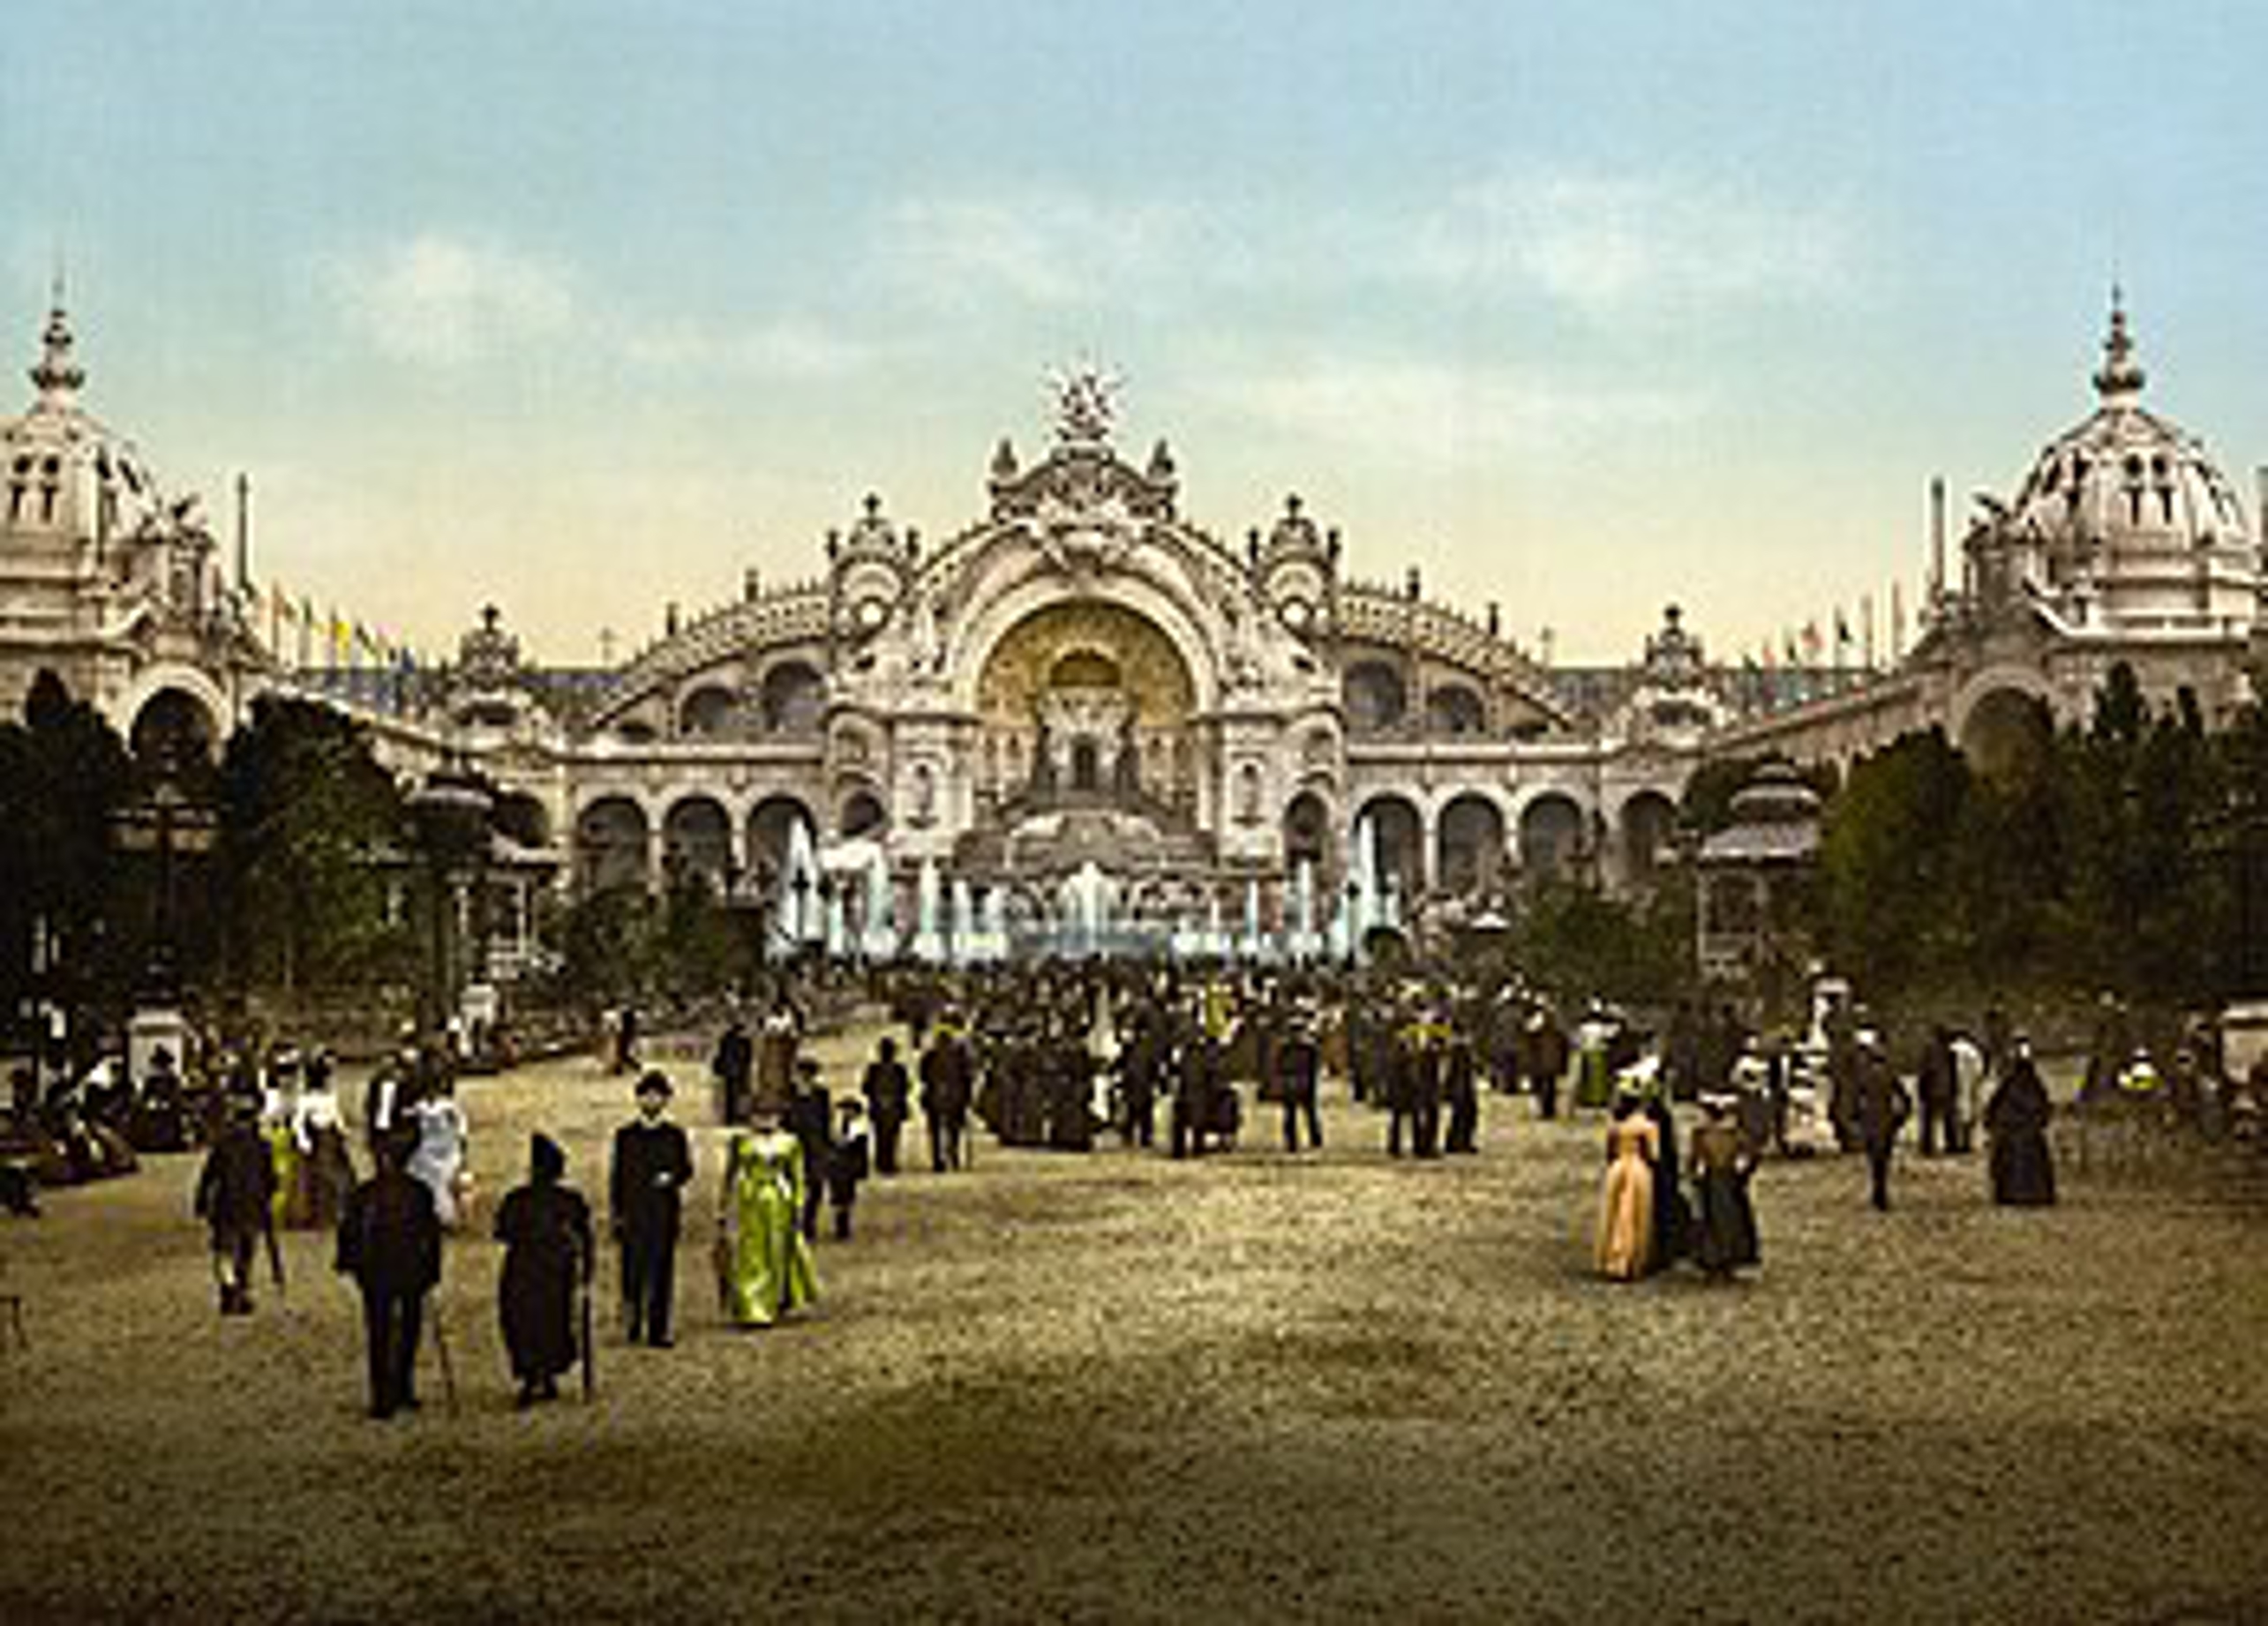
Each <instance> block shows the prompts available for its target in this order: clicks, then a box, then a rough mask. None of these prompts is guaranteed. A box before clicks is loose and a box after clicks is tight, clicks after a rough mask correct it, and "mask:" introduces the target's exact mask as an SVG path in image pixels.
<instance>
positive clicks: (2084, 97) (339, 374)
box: [0, 0, 2268, 663]
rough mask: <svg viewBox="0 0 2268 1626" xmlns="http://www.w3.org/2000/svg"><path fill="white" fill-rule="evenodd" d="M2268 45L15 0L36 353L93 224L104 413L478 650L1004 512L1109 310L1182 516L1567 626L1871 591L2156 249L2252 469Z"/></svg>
mask: <svg viewBox="0 0 2268 1626" xmlns="http://www.w3.org/2000/svg"><path fill="white" fill-rule="evenodd" d="M2264 59H2268V6H2263V5H2257V4H2237V3H2229V4H2204V3H2196V0H2167V3H2166V4H2158V5H2152V6H2142V5H2137V4H2074V3H2072V0H2055V3H2053V4H1991V3H1989V0H1985V3H1979V0H1962V3H1960V4H1919V3H1909V4H1871V5H1862V4H1837V3H1835V0H1803V3H1795V0H1786V3H1783V0H1745V3H1742V4H1731V3H1725V4H1716V3H1713V0H1686V3H1685V4H1670V3H1668V0H1661V3H1658V4H1597V3H1595V0H1581V3H1569V4H1548V3H1543V0H1532V3H1522V4H1513V0H1494V3H1487V4H1483V3H1481V0H1475V3H1473V4H1428V3H1426V0H1415V3H1413V0H1398V3H1397V4H1392V5H1388V4H1363V5H1356V4H1322V3H1320V0H1305V3H1304V4H1278V3H1277V0H1241V3H1239V4H1176V3H1174V0H1146V3H1145V4H1123V5H1121V4H1080V3H1078V0H1055V4H990V3H988V0H965V3H964V4H960V5H958V6H953V7H944V6H937V5H934V4H858V3H857V0H835V3H834V4H811V5H803V4H762V3H745V4H728V3H727V0H707V3H705V4H694V3H692V0H674V3H664V4H650V3H649V4H635V5H633V4H614V5H605V4H575V3H573V0H550V3H547V4H522V3H520V0H481V3H480V4H464V3H463V0H456V3H454V4H424V3H423V0H388V3H387V4H348V3H333V4H297V3H295V0H267V3H266V4H229V3H228V0H188V3H183V4H164V3H159V0H147V3H138V4H126V3H123V0H72V3H71V4H48V3H47V0H24V4H19V5H17V6H15V7H11V15H10V19H9V22H8V24H7V26H6V27H5V28H4V30H0V176H5V177H6V182H5V188H4V192H0V197H4V199H5V201H4V205H0V341H5V337H6V334H7V333H10V332H12V333H14V334H15V335H16V337H15V340H14V341H13V342H14V344H15V347H16V351H17V354H18V356H19V359H20V362H21V363H22V364H24V365H28V364H29V363H31V362H32V361H33V360H34V356H35V351H36V344H37V335H38V332H39V328H40V326H41V321H42V319H43V318H44V314H45V310H46V306H47V303H48V300H49V286H50V283H51V281H52V279H53V277H54V275H55V273H56V266H57V265H58V263H60V264H61V266H63V267H64V276H65V286H66V289H67V302H68V304H69V306H70V310H71V317H72V319H73V323H74V326H75V329H76V332H77V333H78V337H79V358H80V360H81V361H82V362H83V363H85V364H86V367H87V369H88V371H89V375H90V377H89V382H88V385H87V387H86V391H85V399H86V403H87V405H88V406H89V407H90V408H92V409H93V410H94V412H95V413H96V414H97V415H98V416H101V418H102V419H103V420H104V421H105V422H106V423H109V424H110V425H111V426H112V427H113V428H114V429H116V430H117V431H121V432H123V433H125V434H128V435H130V436H131V438H133V439H134V440H135V441H136V442H137V443H138V444H139V446H140V447H141V449H142V451H143V453H145V455H146V458H147V459H148V461H150V462H151V463H152V464H153V465H154V467H155V468H156V469H157V471H158V472H159V475H160V476H161V479H163V480H164V481H165V482H166V483H168V485H169V487H170V488H172V489H174V490H176V491H197V492H200V493H202V494H203V495H204V497H205V499H206V503H207V509H208V512H209V513H211V514H212V515H213V516H214V518H215V520H216V521H219V523H218V524H216V527H215V528H216V530H220V531H221V532H222V534H224V535H225V534H227V529H228V527H229V524H230V523H231V520H230V515H231V513H232V498H231V497H230V491H231V490H232V488H233V485H234V482H235V479H236V476H237V473H238V472H239V471H242V472H244V473H245V474H247V475H248V476H250V478H251V481H252V492H253V496H252V535H253V556H254V558H253V565H254V573H255V575H256V576H257V578H258V579H259V581H261V582H262V583H263V584H264V585H266V584H271V583H280V584H282V585H283V586H284V587H285V588H287V590H288V591H289V593H290V594H291V596H294V597H295V598H297V597H305V598H310V599H312V600H313V601H314V602H315V603H318V604H319V605H321V606H325V607H326V608H327V607H330V606H336V607H337V608H338V609H339V611H341V612H342V614H345V615H347V616H349V617H351V618H354V619H357V620H358V621H362V622H364V624H366V625H367V626H371V627H372V628H373V629H376V630H382V631H384V632H385V633H387V635H388V636H389V637H390V638H391V639H393V640H394V641H405V642H408V643H410V644H413V645H415V646H417V647H418V648H423V649H425V650H427V651H429V652H445V651H447V649H449V648H453V647H454V641H455V639H456V637H457V636H458V635H459V633H461V632H462V630H464V629H465V628H467V627H469V626H471V625H472V624H473V623H474V622H475V620H476V619H477V612H478V611H479V608H480V606H481V605H482V604H484V603H495V604H496V605H498V606H499V609H500V610H501V611H502V612H503V615H504V618H505V620H506V622H507V626H510V627H511V628H513V629H514V630H515V631H517V632H518V633H520V634H521V635H522V639H523V641H524V642H525V644H526V645H527V646H528V648H529V650H530V652H531V653H532V654H533V655H534V656H537V658H540V659H542V660H544V661H547V662H552V663H590V662H593V661H596V660H597V659H598V658H599V657H600V656H601V653H602V651H603V650H605V649H612V652H613V653H614V654H615V655H616V656H617V657H618V658H619V657H620V656H623V655H627V653H628V652H629V651H630V650H631V649H633V648H636V647H637V646H639V645H640V644H642V643H643V642H644V641H648V640H650V639H651V638H653V637H655V636H656V635H657V634H658V633H659V632H660V630H661V628H662V625H663V621H664V618H665V613H666V606H667V605H669V604H670V603H677V604H679V605H680V606H682V608H683V609H684V611H686V612H687V613H688V614H689V613H693V612H695V611H698V610H701V609H702V608H706V607H709V606H711V605H714V604H717V603H722V602H724V601H725V600H727V599H729V598H731V597H732V596H736V595H737V594H738V593H739V592H740V588H741V584H742V581H743V578H744V573H745V572H747V571H748V570H750V569H754V570H756V571H758V572H760V573H762V576H763V577H764V578H765V579H766V580H768V581H790V580H796V579H802V578H807V577H810V576H813V575H815V573H817V572H818V570H819V569H820V568H821V565H822V551H821V545H822V538H823V536H824V534H825V532H826V531H827V529H828V528H830V527H844V526H847V525H848V524H849V523H850V522H851V521H852V520H853V519H854V518H855V517H856V515H857V513H858V512H859V505H860V498H862V496H863V495H864V494H865V493H866V492H867V491H876V492H878V493H880V494H881V496H882V498H883V500H884V502H885V504H886V506H887V507H888V510H889V512H890V513H891V514H892V516H893V517H895V518H897V520H899V521H901V522H906V523H912V524H913V525H917V526H919V527H920V529H921V530H922V532H923V534H924V535H925V536H929V537H932V538H942V537H943V536H948V535H951V534H954V533H957V532H958V531H960V530H962V529H964V528H967V527H969V526H971V525H973V524H975V523H977V522H978V521H980V520H981V519H982V518H983V515H984V510H985V502H986V495H985V479H986V472H987V468H988V462H989V459H990V455H991V452H992V448H993V446H994V445H995V442H996V441H997V440H998V439H999V438H1001V437H1002V436H1003V435H1005V436H1008V437H1010V438H1012V439H1013V440H1014V442H1015V443H1016V445H1017V446H1018V449H1019V450H1020V451H1022V452H1023V453H1025V455H1026V456H1027V457H1028V456H1030V455H1032V454H1033V453H1038V452H1040V451H1041V450H1043V449H1044V447H1045V446H1046V445H1047V444H1048V425H1049V421H1050V418H1049V408H1048V398H1047V395H1046V393H1045V381H1046V379H1047V378H1048V375H1049V374H1050V373H1051V372H1053V371H1056V370H1059V369H1062V368H1064V367H1066V366H1069V365H1073V364H1077V363H1093V364H1095V365H1098V366H1100V367H1103V368H1105V369H1107V370H1108V371H1111V372H1113V373H1115V374H1116V375H1118V376H1119V377H1120V378H1122V379H1123V386H1122V389H1121V393H1120V397H1119V405H1120V414H1121V430H1120V440H1121V445H1122V447H1123V449H1124V450H1125V451H1127V453H1129V454H1130V456H1131V457H1133V458H1134V459H1135V460H1137V461H1139V460H1140V459H1141V458H1143V457H1146V454H1147V452H1148V448H1149V447H1150V446H1151V444H1152V443H1153V442H1154V441H1155V440H1157V439H1159V438H1166V439H1168V441H1169V442H1170V443H1171V445H1172V446H1173V448H1174V453H1175V459H1176V461H1177V462H1178V464H1179V466H1180V471H1181V477H1182V512H1183V516H1184V517H1185V518H1187V519H1188V520H1190V521H1192V522H1193V523H1195V524H1197V525H1198V526H1200V527H1201V528H1205V529H1206V530H1208V531H1211V532H1213V533H1214V534H1215V535H1217V536H1222V537H1224V538H1227V539H1231V540H1234V539H1235V538H1240V537H1241V536H1243V533H1244V532H1245V531H1246V529H1247V528H1250V527H1252V526H1256V525H1262V526H1264V525H1265V524H1266V523H1268V522H1269V521H1271V520H1272V519H1273V516H1274V515H1275V514H1277V513H1279V512H1280V510H1281V506H1282V503H1283V499H1284V497H1285V495H1286V494H1287V493H1288V492H1294V491H1296V492H1297V493H1299V494H1300V496H1301V497H1302V498H1303V499H1304V502H1305V504H1306V507H1307V510H1308V512H1310V513H1312V514H1314V515H1315V516H1316V517H1317V518H1318V520H1319V521H1321V522H1322V523H1325V524H1327V525H1335V526H1337V527H1339V528H1341V531H1342V533H1343V535H1344V538H1345V545H1346V561H1347V569H1348V573H1349V574H1351V575H1353V576H1355V577H1356V578H1358V579H1366V580H1376V581H1388V580H1391V581H1397V582H1398V581H1401V578H1402V575H1403V573H1404V572H1405V571H1406V570H1407V569H1408V566H1411V565H1413V564H1415V565H1416V566H1420V567H1421V568H1422V569H1423V576H1424V584H1425V588H1426V591H1427V592H1428V594H1429V596H1436V597H1439V598H1442V599H1444V600H1446V601H1449V602H1452V603H1459V604H1461V605H1465V606H1468V607H1477V606H1478V605H1480V604H1481V603H1484V602H1491V601H1493V602H1495V603H1499V604H1500V605H1501V606H1502V611H1503V616H1504V625H1505V626H1506V629H1507V630H1508V631H1509V632H1511V633H1513V635H1514V636H1515V637H1516V638H1518V639H1519V640H1520V641H1521V642H1522V643H1523V644H1525V645H1527V646H1528V647H1529V648H1531V649H1536V650H1539V651H1540V648H1541V647H1542V640H1543V629H1545V628H1547V627H1548V628H1550V629H1551V648H1552V649H1553V651H1554V653H1555V654H1556V655H1557V656H1558V658H1560V659H1562V660H1585V661H1607V662H1616V661H1621V660H1624V659H1627V658H1631V657H1633V656H1635V655H1636V653H1637V650H1638V647H1639V644H1640V641H1641V640H1642V638H1643V637H1644V635H1645V634H1646V633H1648V631H1650V630H1652V629H1653V628H1654V627H1655V626H1656V625H1657V624H1658V622H1659V619H1660V615H1661V611H1662V607H1663V605H1664V604H1666V603H1672V602H1675V603H1678V604H1680V605H1682V606H1683V607H1684V609H1685V611H1686V623H1687V625H1688V626H1690V627H1692V628H1693V630H1695V631H1697V632H1698V633H1701V636H1702V637H1703V639H1704V640H1705V641H1707V642H1708V644H1709V648H1710V649H1711V651H1712V653H1714V654H1716V655H1717V656H1721V657H1725V658H1731V657H1732V656H1737V655H1739V654H1740V653H1743V652H1746V651H1747V650H1750V649H1752V648H1756V647H1758V646H1760V645H1761V643H1762V642H1763V641H1768V640H1769V641H1778V640H1779V639H1780V638H1781V637H1782V636H1783V635H1784V633H1785V632H1786V631H1787V630H1788V629H1790V628H1792V627H1799V626H1802V625H1803V624H1804V623H1805V622H1806V621H1809V620H1818V621H1822V622H1823V621H1825V620H1827V619H1828V618H1829V617H1831V615H1832V614H1833V612H1834V611H1836V610H1837V609H1842V610H1844V612H1845V613H1846V615H1847V616H1849V617H1850V618H1851V620H1852V621H1853V623H1854V624H1855V623H1856V622H1857V620H1858V618H1859V615H1860V606H1861V603H1862V601H1864V600H1867V599H1871V600H1872V602H1873V603H1874V613H1875V615H1876V617H1877V618H1878V619H1879V620H1880V621H1881V623H1882V626H1883V637H1884V639H1885V641H1887V638H1888V631H1889V629H1888V608H1887V605H1888V600H1889V591H1890V584H1891V582H1892V581H1898V582H1900V583H1901V585H1902V596H1904V598H1905V600H1906V602H1907V603H1911V600H1912V596H1913V594H1914V593H1915V591H1916V589H1917V588H1918V587H1919V582H1920V580H1921V577H1922V573H1923V571H1924V569H1925V566H1926V555H1927V544H1928V537H1927V531H1928V505H1927V486H1928V482H1929V480H1930V478H1931V476H1934V475H1941V476H1944V478H1945V479H1946V480H1947V482H1948V483H1949V488H1950V490H1951V491H1952V493H1953V498H1954V503H1955V506H1956V521H1957V518H1958V515H1959V513H1960V512H1961V511H1963V510H1964V509H1965V508H1966V507H1967V506H1968V503H1969V494H1970V493H1971V492H1974V491H1994V492H2000V493H2003V494H2005V493H2007V492H2008V491H2009V489H2010V488H2011V487H2012V486H2013V485H2014V484H2015V483H2016V480H2017V478H2018V476H2020V474H2021V472H2022V470H2023V469H2024V468H2025V467H2026V466H2027V465H2028V463H2029V462H2030V461H2031V458H2032V457H2033V456H2034V455H2035V454H2036V453H2037V452H2038V450H2039V447H2040V446H2042V445H2043V444H2045V442H2046V440H2047V439H2049V438H2051V437H2053V436H2054V434H2056V433H2058V432H2060V431H2061V430H2062V429H2064V428H2066V427H2068V426H2069V425H2070V424H2072V423H2076V422H2077V421H2078V420H2079V419H2081V418H2082V417H2084V416H2085V415H2086V413H2087V412H2088V411H2089V410H2091V409H2092V404H2093V403H2092V392H2091V391H2090V389H2089V386H2088V384H2087V375H2088V373H2089V371H2091V370H2092V367H2093V366H2094V365H2095V364H2096V363H2097V361H2098V359H2099V344H2100V341H2101V338H2102V334H2103V331H2104V326H2105V318H2106V313H2107V306H2108V301H2109V296H2110V288H2111V285H2112V283H2113V282H2114V281H2117V282H2119V283H2120V284H2121V285H2122V287H2123V288H2124V290H2125V299H2126V303H2127V308H2128V310H2129V314H2130V318H2131V320H2132V324H2133V327H2134V332H2135V334H2136V338H2137V342H2138V345H2139V352H2140V356H2141V359H2142V361H2143V362H2144V365H2145V366H2146V367H2148V368H2149V370H2150V372H2151V384H2150V388H2149V393H2148V394H2147V395H2146V397H2145V404H2148V405H2151V406H2152V407H2154V408H2157V409H2158V410H2159V411H2160V412H2162V413H2164V414H2166V415H2167V416H2171V417H2173V418H2174V420H2176V421H2177V422H2179V423H2182V425H2184V426H2185V427H2186V428H2188V429H2189V430H2190V431H2192V432H2193V433H2196V434H2198V435H2200V436H2201V437H2202V438H2204V441H2205V443H2206V445H2207V446H2208V448H2209V449H2210V450H2211V451H2212V453H2214V454H2215V456H2216V458H2217V459H2218V461H2219V462H2220V463H2221V465H2222V467H2223V468H2225V469H2227V471H2228V473H2229V474H2230V476H2231V477H2232V479H2233V481H2234V483H2235V485H2236V487H2237V489H2239V490H2240V491H2244V492H2245V493H2247V496H2248V499H2249V497H2250V494H2251V493H2252V491H2253V490H2254V482H2253V478H2252V476H2251V474H2250V473H2249V471H2250V470H2251V469H2252V468H2253V467H2254V466H2255V465H2256V464H2257V463H2260V462H2263V461H2268V392H2264V389H2263V388H2262V386H2261V385H2260V382H2259V377H2260V373H2259V363H2260V360H2261V358H2262V357H2264V356H2268V300H2264V299H2263V298H2262V296H2261V295H2260V293H2259V288H2260V286H2261V283H2260V275H2259V273H2260V268H2261V267H2262V266H2264V265H2268V175H2264V173H2263V171H2262V170H2261V168H2260V165H2259V162H2258V157H2259V154H2263V153H2264V152H2268V98H2264V97H2262V96H2261V95H2260V94H2259V92H2258V77H2259V76H2258V73H2257V68H2256V67H2255V64H2257V63H2258V62H2260V61H2262V60H2264ZM11 313H12V314H11ZM4 353H5V352H4V348H0V355H4ZM19 390H20V391H21V399H22V401H23V403H24V404H25V405H26V406H27V405H28V404H29V401H30V400H31V396H32V389H31V386H30V385H29V384H28V382H25V383H21V384H19ZM12 409H13V408H9V407H8V406H7V402H6V396H5V393H4V389H0V410H12ZM2248 507H2249V500H2248Z"/></svg>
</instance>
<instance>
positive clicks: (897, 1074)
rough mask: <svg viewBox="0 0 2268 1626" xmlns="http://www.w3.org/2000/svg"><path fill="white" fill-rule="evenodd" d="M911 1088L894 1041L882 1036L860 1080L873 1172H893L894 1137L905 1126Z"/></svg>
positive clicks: (895, 1159) (895, 1146)
mask: <svg viewBox="0 0 2268 1626" xmlns="http://www.w3.org/2000/svg"><path fill="white" fill-rule="evenodd" d="M911 1092H912V1081H911V1080H909V1079H908V1078H907V1077H906V1075H905V1063H904V1062H903V1061H900V1060H898V1059H897V1040H896V1039H894V1038H883V1039H882V1042H881V1043H880V1044H878V1045H875V1059H874V1060H872V1061H869V1062H867V1075H866V1079H865V1083H864V1094H865V1096H866V1098H867V1121H868V1122H870V1123H871V1124H872V1125H873V1126H874V1162H875V1173H877V1174H895V1173H897V1137H898V1133H899V1131H901V1130H902V1129H904V1128H905V1115H906V1106H907V1102H908V1098H909V1096H910V1095H911Z"/></svg>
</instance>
